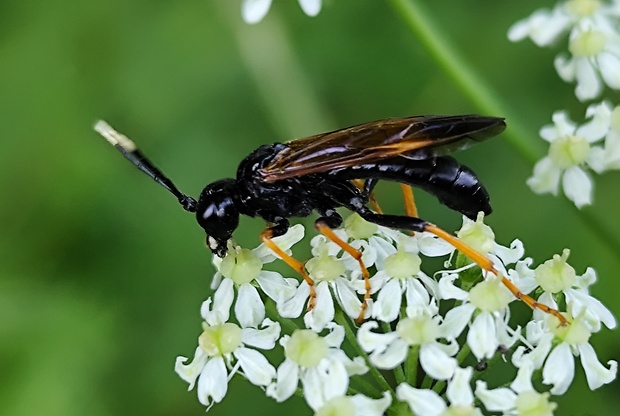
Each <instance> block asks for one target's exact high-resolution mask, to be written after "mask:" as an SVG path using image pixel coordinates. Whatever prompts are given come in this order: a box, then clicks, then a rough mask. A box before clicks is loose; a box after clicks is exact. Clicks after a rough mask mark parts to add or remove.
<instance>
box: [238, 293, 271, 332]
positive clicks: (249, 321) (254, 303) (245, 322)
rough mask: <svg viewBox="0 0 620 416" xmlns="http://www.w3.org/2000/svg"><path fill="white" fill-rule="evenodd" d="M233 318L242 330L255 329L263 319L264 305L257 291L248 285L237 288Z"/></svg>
mask: <svg viewBox="0 0 620 416" xmlns="http://www.w3.org/2000/svg"><path fill="white" fill-rule="evenodd" d="M235 316H236V317H237V320H238V321H239V323H240V324H241V327H242V328H256V327H257V326H258V325H259V324H260V323H261V322H263V319H265V305H263V301H262V299H261V298H260V295H259V294H258V290H256V288H255V287H254V286H252V284H250V283H244V284H242V285H241V286H239V289H238V293H237V302H235Z"/></svg>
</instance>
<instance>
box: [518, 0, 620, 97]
mask: <svg viewBox="0 0 620 416" xmlns="http://www.w3.org/2000/svg"><path fill="white" fill-rule="evenodd" d="M619 17H620V6H618V3H617V2H614V3H613V4H609V3H605V2H602V1H600V0H570V1H566V2H562V3H559V4H558V5H557V6H556V7H555V8H554V9H553V10H547V9H541V10H537V11H535V12H534V13H533V14H532V15H531V16H530V17H529V18H527V19H524V20H521V21H519V22H517V23H515V24H514V25H513V26H512V27H511V28H510V29H509V31H508V39H510V40H511V41H513V42H516V41H519V40H522V39H524V38H526V37H529V38H530V39H532V41H534V43H536V44H537V45H538V46H549V45H551V44H552V43H554V42H555V41H556V40H557V39H559V37H560V36H561V35H563V34H565V33H567V32H570V35H569V46H568V49H569V51H570V53H571V57H570V58H568V57H567V56H566V55H560V56H558V57H557V58H556V59H555V67H556V69H557V71H558V74H559V75H560V77H561V78H562V79H564V80H565V81H568V82H572V81H577V88H576V90H575V94H576V96H577V98H578V99H579V100H581V101H584V100H587V99H591V98H594V97H596V96H598V95H599V94H600V92H601V90H602V83H601V78H602V81H603V82H604V83H605V84H607V85H608V86H609V87H611V88H613V89H620V75H618V70H619V69H620V33H619V31H618V27H619V24H620V20H619Z"/></svg>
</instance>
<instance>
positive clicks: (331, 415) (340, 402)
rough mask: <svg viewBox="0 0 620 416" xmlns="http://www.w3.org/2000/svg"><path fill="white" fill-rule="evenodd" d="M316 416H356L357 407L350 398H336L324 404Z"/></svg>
mask: <svg viewBox="0 0 620 416" xmlns="http://www.w3.org/2000/svg"><path fill="white" fill-rule="evenodd" d="M314 416H355V405H353V403H352V402H351V399H350V398H349V397H346V396H340V397H335V398H333V399H331V400H330V401H329V402H327V403H326V404H324V405H323V406H322V407H321V408H320V409H319V410H318V412H316V413H315V414H314Z"/></svg>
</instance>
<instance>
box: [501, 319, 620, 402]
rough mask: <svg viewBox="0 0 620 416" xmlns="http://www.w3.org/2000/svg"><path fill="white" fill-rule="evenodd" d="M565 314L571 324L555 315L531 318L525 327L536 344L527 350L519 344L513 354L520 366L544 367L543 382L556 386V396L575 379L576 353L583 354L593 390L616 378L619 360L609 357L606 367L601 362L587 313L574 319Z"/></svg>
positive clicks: (515, 361) (588, 380) (553, 390)
mask: <svg viewBox="0 0 620 416" xmlns="http://www.w3.org/2000/svg"><path fill="white" fill-rule="evenodd" d="M565 316H566V318H567V320H568V323H569V324H568V325H565V326H561V325H560V324H559V321H558V319H557V318H556V317H553V316H547V317H546V319H545V320H544V321H530V322H529V323H528V325H527V327H526V330H527V340H528V341H529V342H531V343H532V344H533V345H535V346H536V347H535V348H534V349H532V350H531V351H529V352H527V353H526V352H525V351H526V350H525V348H524V347H518V348H517V350H516V351H515V353H514V355H513V357H512V361H513V363H514V364H515V365H516V366H517V367H522V366H524V365H530V364H529V363H531V364H532V365H533V366H534V368H536V369H539V368H542V369H543V373H542V375H543V383H545V384H547V385H552V386H553V387H552V388H551V390H550V391H551V394H554V395H561V394H564V393H565V392H566V390H568V387H569V386H570V384H571V383H572V381H573V378H574V376H575V361H574V359H573V355H574V356H578V357H580V359H581V365H582V367H583V369H584V371H585V373H586V380H587V382H588V386H589V387H590V389H592V390H594V389H597V388H599V387H600V386H602V385H604V384H609V383H611V382H612V381H613V380H615V378H616V374H617V371H618V363H617V361H615V360H610V361H608V362H607V365H608V366H609V368H607V367H605V366H604V365H603V364H601V363H600V362H599V360H598V357H597V356H596V352H595V351H594V348H592V345H590V344H589V343H588V341H589V339H590V336H591V335H592V332H593V331H592V327H591V326H590V324H591V322H589V321H588V320H587V319H585V313H584V312H582V313H581V314H580V315H578V316H577V317H575V318H572V317H571V316H570V315H569V314H565ZM543 364H544V365H543Z"/></svg>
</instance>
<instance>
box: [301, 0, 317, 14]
mask: <svg viewBox="0 0 620 416" xmlns="http://www.w3.org/2000/svg"><path fill="white" fill-rule="evenodd" d="M299 5H300V6H301V9H302V10H303V11H304V13H305V14H307V15H308V16H311V17H314V16H316V15H317V14H319V12H320V11H321V0H299Z"/></svg>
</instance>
